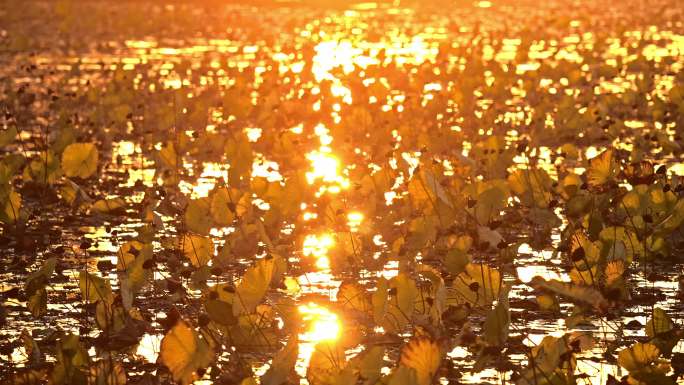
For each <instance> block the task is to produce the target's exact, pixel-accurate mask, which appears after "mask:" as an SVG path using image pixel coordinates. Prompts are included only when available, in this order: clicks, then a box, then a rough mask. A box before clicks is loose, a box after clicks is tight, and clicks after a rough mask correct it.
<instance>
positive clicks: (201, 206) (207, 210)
mask: <svg viewBox="0 0 684 385" xmlns="http://www.w3.org/2000/svg"><path fill="white" fill-rule="evenodd" d="M183 220H184V222H185V226H187V228H188V230H190V231H192V232H195V233H197V234H202V235H207V234H209V230H211V227H212V226H213V224H214V223H213V221H212V215H211V201H210V200H209V198H199V199H192V200H190V202H188V206H187V207H186V208H185V215H184V217H183Z"/></svg>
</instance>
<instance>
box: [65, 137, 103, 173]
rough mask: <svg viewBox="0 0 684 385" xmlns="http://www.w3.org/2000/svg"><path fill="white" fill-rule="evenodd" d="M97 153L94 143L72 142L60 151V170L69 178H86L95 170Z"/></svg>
mask: <svg viewBox="0 0 684 385" xmlns="http://www.w3.org/2000/svg"><path fill="white" fill-rule="evenodd" d="M98 159H99V154H98V151H97V147H95V144H94V143H72V144H70V145H68V146H67V147H66V148H65V149H64V152H63V153H62V170H64V174H65V175H66V176H68V177H69V178H74V177H78V178H83V179H85V178H88V177H89V176H91V175H93V174H94V173H95V172H96V171H97V162H98Z"/></svg>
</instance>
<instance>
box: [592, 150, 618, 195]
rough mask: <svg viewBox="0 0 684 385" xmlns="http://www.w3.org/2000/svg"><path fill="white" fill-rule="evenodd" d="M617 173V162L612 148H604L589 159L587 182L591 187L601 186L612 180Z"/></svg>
mask: <svg viewBox="0 0 684 385" xmlns="http://www.w3.org/2000/svg"><path fill="white" fill-rule="evenodd" d="M617 174H618V164H617V162H616V161H615V159H614V155H613V150H606V151H604V152H602V153H601V154H599V155H597V156H596V157H594V158H591V159H590V160H589V168H588V169H587V172H586V176H587V183H588V184H589V186H591V187H593V188H602V187H604V186H605V185H607V184H609V183H610V182H613V181H614V179H615V177H616V176H617Z"/></svg>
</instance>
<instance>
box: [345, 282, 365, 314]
mask: <svg viewBox="0 0 684 385" xmlns="http://www.w3.org/2000/svg"><path fill="white" fill-rule="evenodd" d="M337 302H338V303H339V304H340V306H342V308H343V309H345V310H351V311H357V312H361V313H366V312H368V311H370V309H371V303H370V299H369V295H368V293H367V292H366V289H365V288H364V287H363V286H361V285H360V284H359V283H356V282H352V281H345V282H343V283H342V284H341V285H340V288H339V290H338V291H337Z"/></svg>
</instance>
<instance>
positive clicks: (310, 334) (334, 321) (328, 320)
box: [299, 303, 341, 342]
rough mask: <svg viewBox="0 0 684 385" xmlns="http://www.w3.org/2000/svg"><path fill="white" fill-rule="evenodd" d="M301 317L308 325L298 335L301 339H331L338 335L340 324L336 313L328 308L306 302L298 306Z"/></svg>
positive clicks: (308, 340)
mask: <svg viewBox="0 0 684 385" xmlns="http://www.w3.org/2000/svg"><path fill="white" fill-rule="evenodd" d="M299 312H300V313H301V314H302V319H303V320H304V322H306V323H307V324H308V325H309V327H308V329H307V331H306V332H305V333H304V334H301V335H300V338H301V340H303V341H307V342H320V341H333V340H336V339H337V338H338V337H339V336H340V332H341V325H340V320H339V319H338V318H337V315H336V314H335V313H333V312H331V311H330V310H328V309H326V308H325V307H322V306H320V305H317V304H315V303H308V304H304V305H301V306H299Z"/></svg>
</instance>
